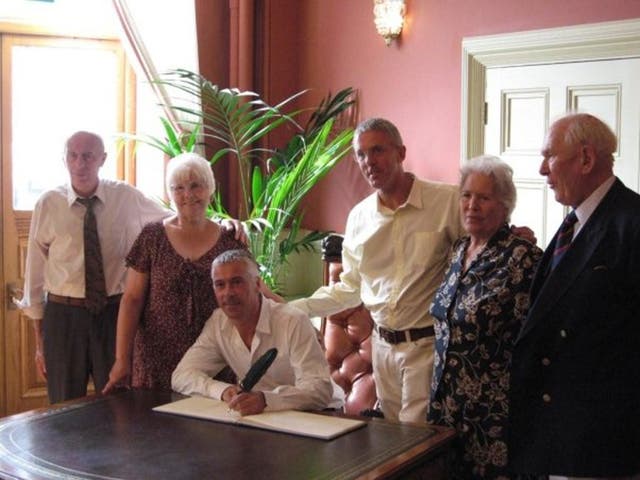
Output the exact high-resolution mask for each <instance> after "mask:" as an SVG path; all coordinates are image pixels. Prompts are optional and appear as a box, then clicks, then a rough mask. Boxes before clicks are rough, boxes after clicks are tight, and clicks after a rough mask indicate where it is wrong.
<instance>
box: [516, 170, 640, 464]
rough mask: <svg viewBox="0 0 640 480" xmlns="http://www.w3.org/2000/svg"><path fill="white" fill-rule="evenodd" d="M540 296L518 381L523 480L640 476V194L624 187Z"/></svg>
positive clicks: (520, 354) (522, 339)
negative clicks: (531, 479)
mask: <svg viewBox="0 0 640 480" xmlns="http://www.w3.org/2000/svg"><path fill="white" fill-rule="evenodd" d="M554 243H555V238H554V241H552V243H551V244H550V246H549V248H547V250H546V251H545V253H544V256H543V258H542V261H541V263H540V266H539V267H538V271H537V273H536V277H535V278H534V281H533V285H532V290H531V295H532V296H531V301H532V305H531V309H530V310H529V315H528V317H527V319H526V321H525V323H524V324H523V327H522V330H521V332H520V335H519V337H518V340H517V342H516V346H515V350H514V355H513V365H512V376H511V394H512V398H511V415H510V417H511V421H510V437H509V438H510V440H509V441H510V444H509V455H510V461H511V465H512V466H513V468H514V470H515V471H516V472H518V473H537V474H554V475H567V476H580V477H590V476H608V475H611V476H614V475H627V474H632V473H638V472H640V195H638V194H636V193H634V192H633V191H631V190H629V189H628V188H626V187H625V186H624V185H623V184H622V182H621V181H620V180H618V179H616V181H615V183H614V185H613V186H612V188H611V189H610V190H609V192H608V193H607V195H606V196H605V197H604V199H603V200H602V202H601V203H600V205H599V206H598V207H597V208H596V210H595V211H594V212H593V214H592V216H591V217H590V218H589V220H588V221H587V223H586V224H585V225H584V226H583V228H582V229H581V231H580V232H579V234H578V236H577V237H576V238H575V240H574V242H573V243H572V245H571V247H570V248H569V250H568V251H567V252H566V253H565V256H564V258H563V259H562V261H561V262H560V264H559V265H558V266H557V267H556V269H555V270H554V271H553V272H552V273H550V274H549V275H548V276H547V272H548V270H549V265H550V263H551V257H552V255H553V245H554Z"/></svg>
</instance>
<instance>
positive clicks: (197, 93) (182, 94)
mask: <svg viewBox="0 0 640 480" xmlns="http://www.w3.org/2000/svg"><path fill="white" fill-rule="evenodd" d="M159 83H161V84H163V85H164V86H165V88H166V89H167V91H168V92H171V97H172V98H173V99H174V104H173V105H172V106H171V108H172V109H173V110H174V111H175V112H176V113H177V114H178V115H177V116H179V117H180V118H182V119H183V120H181V121H180V122H179V124H177V125H176V124H172V123H171V122H170V121H169V120H167V119H164V118H163V119H161V120H162V122H163V127H164V132H165V135H166V137H165V138H164V139H159V138H154V137H142V138H140V137H138V140H142V141H144V142H145V143H147V144H149V145H151V146H154V147H156V148H159V149H161V150H162V151H163V152H164V153H165V154H166V155H168V156H170V157H171V156H175V155H176V154H178V153H181V152H183V151H192V150H193V149H195V148H197V147H198V146H199V145H201V144H204V143H207V142H208V141H210V140H214V141H215V142H216V143H217V144H218V145H221V147H220V148H218V149H217V150H216V151H215V153H214V154H213V156H212V157H211V159H210V162H211V164H212V165H215V164H216V163H217V162H219V161H229V162H237V165H238V169H237V170H238V172H239V177H240V178H239V183H240V188H241V203H242V205H241V208H240V218H241V220H243V222H244V224H245V226H246V228H247V230H248V232H249V237H250V248H251V250H252V252H253V254H254V256H255V258H256V260H257V261H258V262H259V263H260V265H261V268H262V272H261V273H262V277H263V279H264V281H265V282H266V283H267V285H269V287H270V288H272V289H273V290H275V291H279V290H280V287H281V282H280V281H279V274H280V272H281V270H282V268H283V267H284V266H285V265H286V264H287V262H288V258H289V256H290V255H291V254H292V253H293V252H300V251H302V250H314V249H315V246H316V245H317V244H318V242H319V240H321V239H322V238H324V237H325V236H326V235H327V234H328V233H329V232H321V231H312V232H306V233H302V230H301V222H302V219H303V215H304V212H303V210H302V209H301V207H300V204H301V201H302V199H303V198H304V196H305V195H306V194H307V193H308V192H309V191H310V190H311V188H313V186H315V185H316V184H317V183H318V182H319V181H320V180H321V179H322V178H324V177H325V176H326V174H327V173H328V172H329V171H330V170H331V169H332V168H333V167H334V166H335V165H336V164H337V163H338V162H339V161H340V160H341V159H342V158H343V157H344V156H345V155H346V154H347V153H348V152H349V149H350V146H351V140H352V137H353V130H352V129H351V128H345V129H341V130H340V131H337V130H338V129H336V128H335V121H336V119H337V118H338V117H339V116H340V115H342V114H343V113H344V112H345V111H346V110H347V109H348V108H349V107H351V106H352V105H353V104H354V99H353V90H352V89H351V88H347V89H344V90H341V91H340V92H338V93H337V94H336V95H329V96H327V97H326V98H325V99H323V100H322V102H321V103H320V105H319V106H317V107H316V108H315V109H313V111H312V113H311V115H310V116H309V119H308V121H307V122H306V123H305V125H304V126H300V125H298V123H297V122H296V118H297V117H298V116H299V115H300V114H301V113H303V112H304V110H292V111H285V109H287V108H290V106H291V105H292V102H293V100H295V99H297V98H299V97H300V96H302V95H304V93H305V91H303V92H299V93H296V94H295V95H293V96H291V97H289V98H287V99H286V100H284V101H283V102H281V103H280V104H278V105H275V106H271V105H268V104H267V103H266V102H264V101H263V100H262V99H261V98H260V97H259V95H258V94H256V93H254V92H249V91H240V90H238V89H222V88H219V87H218V86H216V85H215V84H213V83H212V82H210V81H209V80H207V79H206V78H204V77H203V76H201V75H199V74H197V73H193V72H190V71H187V70H174V71H171V72H169V73H167V74H165V75H164V76H163V77H162V78H161V79H160V80H159ZM285 125H286V126H288V128H289V129H293V131H294V133H293V135H292V136H291V138H290V140H289V141H288V142H287V144H286V146H285V147H284V148H281V149H277V148H272V147H269V146H266V145H265V144H264V142H265V139H266V136H267V135H268V134H270V133H272V132H274V131H275V130H276V129H278V128H280V127H284V126H285ZM221 188H222V187H220V186H219V188H218V190H217V192H218V193H217V194H216V198H215V199H214V201H213V203H212V206H211V209H212V212H211V213H212V215H215V216H218V217H223V218H224V217H228V216H229V214H228V208H227V207H226V206H225V205H223V202H222V200H221V198H222V196H221V195H220V192H221Z"/></svg>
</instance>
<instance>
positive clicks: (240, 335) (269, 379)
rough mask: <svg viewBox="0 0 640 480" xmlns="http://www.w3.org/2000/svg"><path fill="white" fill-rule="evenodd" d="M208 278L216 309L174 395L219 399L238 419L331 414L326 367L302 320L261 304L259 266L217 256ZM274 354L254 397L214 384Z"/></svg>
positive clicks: (242, 257) (236, 255) (181, 367)
mask: <svg viewBox="0 0 640 480" xmlns="http://www.w3.org/2000/svg"><path fill="white" fill-rule="evenodd" d="M211 273H212V278H213V290H214V293H215V295H216V297H217V299H218V304H219V305H220V308H218V309H216V310H215V311H214V312H213V315H212V316H211V318H210V319H209V320H208V321H207V323H206V325H205V326H204V328H203V330H202V333H201V334H200V337H199V338H198V340H196V342H195V343H194V344H193V346H192V347H191V348H190V349H189V350H188V351H187V353H186V354H185V355H184V357H183V358H182V360H181V361H180V363H179V364H178V366H177V367H176V369H175V371H174V372H173V375H172V378H171V386H172V388H173V389H174V390H175V391H177V392H180V393H184V394H187V395H192V394H199V395H204V396H208V397H212V398H216V399H221V400H223V401H225V402H226V403H228V405H229V408H231V409H233V410H235V411H237V412H238V413H240V414H241V415H252V414H256V413H260V412H262V411H263V410H267V411H274V410H285V409H298V410H314V409H323V408H326V407H328V406H330V402H331V401H332V391H333V386H332V382H331V379H330V376H329V367H328V365H327V363H326V361H325V358H324V354H323V352H322V350H321V348H320V345H319V343H318V340H317V337H316V334H315V330H314V329H313V327H312V325H311V322H309V319H308V317H307V315H305V314H304V313H302V312H301V311H300V310H298V309H296V308H294V307H291V306H289V305H287V304H282V303H276V302H274V301H272V300H269V299H267V298H265V297H263V296H262V294H261V293H260V278H259V276H258V265H257V264H256V262H255V260H254V259H253V258H252V256H251V254H250V253H249V252H247V251H245V250H229V251H227V252H224V253H222V254H221V255H219V256H218V257H217V258H216V259H215V260H214V262H213V266H212V272H211ZM274 347H275V348H277V349H278V356H277V357H276V359H275V361H274V362H273V364H272V365H271V366H270V367H269V369H268V370H267V372H266V374H265V375H264V376H263V377H262V379H261V380H260V381H259V382H258V383H257V384H256V386H255V388H254V389H253V390H252V391H250V392H244V391H242V389H241V388H240V387H239V386H238V385H232V384H229V383H225V382H221V381H218V380H214V379H213V377H214V376H215V375H216V374H217V373H218V372H220V371H221V370H222V369H223V368H224V367H225V366H226V365H228V366H229V367H231V369H232V370H233V371H234V372H235V374H236V375H237V376H238V378H242V377H244V375H245V374H246V373H247V371H248V370H249V368H250V367H251V365H252V364H253V363H254V362H255V361H256V360H257V359H258V358H259V357H260V356H261V355H262V354H264V353H265V352H266V351H267V350H269V349H270V348H274ZM331 406H334V405H331Z"/></svg>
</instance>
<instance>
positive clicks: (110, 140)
mask: <svg viewBox="0 0 640 480" xmlns="http://www.w3.org/2000/svg"><path fill="white" fill-rule="evenodd" d="M2 58H3V71H4V72H5V78H7V79H9V81H8V82H5V83H3V87H2V88H3V90H5V91H3V97H2V98H3V112H9V113H8V114H6V113H5V115H4V118H6V119H7V120H8V122H9V126H10V128H9V130H7V129H6V127H7V126H6V125H5V130H4V132H5V135H4V141H5V142H7V141H10V158H11V168H12V179H13V182H12V183H13V195H12V198H13V208H14V210H31V209H32V208H33V206H34V204H35V201H36V200H37V198H38V197H39V196H40V194H41V193H42V192H43V191H45V190H48V189H50V188H53V187H55V186H56V185H60V184H62V183H64V182H65V181H66V180H67V173H66V169H65V168H64V164H63V155H62V154H63V146H64V141H65V140H66V138H67V137H68V136H69V135H70V134H71V133H73V132H74V131H76V130H90V131H94V132H96V133H99V134H100V135H102V137H103V138H104V140H105V147H106V148H107V152H108V156H107V162H106V163H105V166H104V167H103V168H102V171H101V176H102V177H103V178H119V177H120V178H122V175H123V171H124V165H123V158H122V155H119V152H118V151H117V149H116V147H117V144H116V139H117V137H118V135H119V134H120V133H121V132H123V131H124V130H125V113H124V112H125V108H124V101H125V97H126V95H125V73H126V72H125V59H124V54H123V52H122V49H121V48H120V45H119V42H117V41H114V40H110V41H107V40H86V39H71V38H62V37H39V36H29V35H5V36H3V39H2ZM5 151H6V150H5Z"/></svg>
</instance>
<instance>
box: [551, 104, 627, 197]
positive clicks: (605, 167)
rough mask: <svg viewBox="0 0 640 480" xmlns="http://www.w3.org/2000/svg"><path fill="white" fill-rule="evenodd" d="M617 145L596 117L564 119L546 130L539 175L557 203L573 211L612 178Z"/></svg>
mask: <svg viewBox="0 0 640 480" xmlns="http://www.w3.org/2000/svg"><path fill="white" fill-rule="evenodd" d="M617 145H618V142H617V139H616V136H615V134H614V133H613V132H612V131H611V129H610V128H609V127H608V126H607V124H606V123H604V122H603V121H602V120H600V119H598V118H597V117H594V116H593V115H590V114H586V113H571V114H568V115H565V116H563V117H561V118H559V119H558V120H556V121H555V122H554V123H553V124H552V125H551V127H549V131H548V133H547V137H546V139H545V143H544V146H543V148H542V156H543V160H542V164H541V165H540V174H541V175H544V176H546V177H547V183H548V184H549V187H550V188H551V189H552V190H553V191H554V193H555V197H556V200H557V201H558V202H560V203H562V204H563V205H569V206H572V207H574V208H576V207H577V206H578V205H580V204H581V203H582V202H583V201H584V200H585V199H586V198H587V197H588V196H589V195H591V193H593V191H594V190H596V189H597V188H598V187H599V186H600V185H602V183H603V182H604V181H606V180H607V179H608V178H610V177H611V176H612V175H613V154H614V152H615V151H616V149H617Z"/></svg>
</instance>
